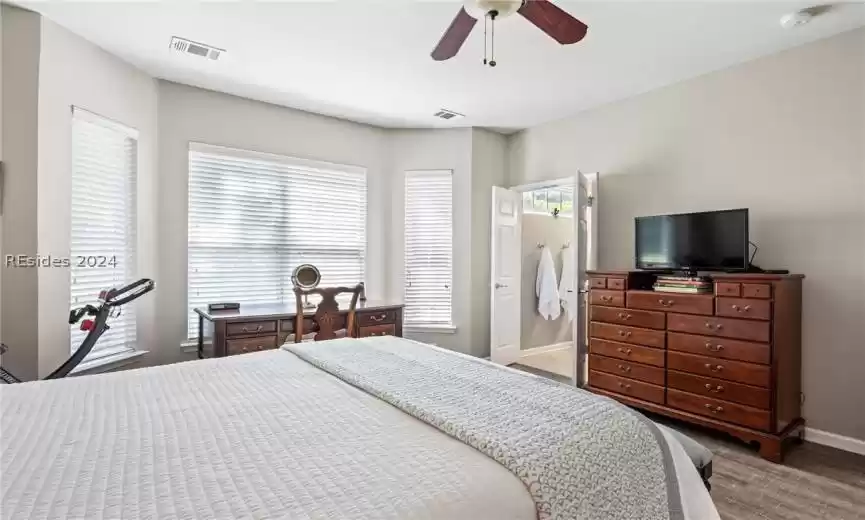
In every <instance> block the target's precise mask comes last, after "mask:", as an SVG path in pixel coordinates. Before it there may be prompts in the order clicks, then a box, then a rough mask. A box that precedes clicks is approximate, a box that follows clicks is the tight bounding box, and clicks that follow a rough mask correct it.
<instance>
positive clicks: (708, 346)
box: [706, 341, 724, 352]
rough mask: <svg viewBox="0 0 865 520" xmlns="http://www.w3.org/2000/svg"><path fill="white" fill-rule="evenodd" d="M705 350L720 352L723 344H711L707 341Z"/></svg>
mask: <svg viewBox="0 0 865 520" xmlns="http://www.w3.org/2000/svg"><path fill="white" fill-rule="evenodd" d="M706 350H708V351H710V352H721V351H722V350H724V345H721V344H717V345H712V344H711V343H710V342H708V341H707V342H706Z"/></svg>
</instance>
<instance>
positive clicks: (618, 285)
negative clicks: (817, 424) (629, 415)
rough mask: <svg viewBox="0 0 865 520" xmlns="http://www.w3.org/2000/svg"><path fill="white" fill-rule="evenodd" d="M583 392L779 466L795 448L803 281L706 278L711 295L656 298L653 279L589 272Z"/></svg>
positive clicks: (800, 424)
mask: <svg viewBox="0 0 865 520" xmlns="http://www.w3.org/2000/svg"><path fill="white" fill-rule="evenodd" d="M588 274H589V279H590V282H589V287H591V291H590V294H589V317H590V318H589V319H590V320H591V321H590V325H589V334H588V336H589V384H588V387H587V388H588V389H589V390H591V391H593V392H595V393H598V394H603V395H606V396H608V397H612V398H614V399H617V400H619V401H621V402H622V403H624V404H627V405H629V406H633V407H635V408H640V409H642V410H646V411H649V412H653V413H657V414H660V415H665V416H668V417H672V418H675V419H680V420H683V421H686V422H690V423H693V424H697V425H700V426H705V427H710V428H714V429H716V430H720V431H723V432H726V433H729V434H731V435H733V436H736V437H739V438H740V439H743V440H744V441H746V442H758V443H759V444H760V455H761V456H762V457H763V458H765V459H768V460H771V461H773V462H781V461H782V457H783V444H784V442H785V441H786V440H787V439H796V438H801V436H802V434H803V431H804V426H805V421H804V419H802V413H801V412H802V410H801V402H802V384H801V377H802V375H801V368H802V353H801V336H802V334H801V329H802V324H801V315H802V279H803V278H804V276H802V275H786V274H784V275H782V274H768V273H766V274H762V273H761V274H750V273H739V274H731V273H710V274H708V275H707V277H708V278H710V279H711V284H712V286H713V289H714V290H713V291H710V292H707V293H705V294H700V293H693V294H680V293H671V292H658V291H653V290H652V287H653V286H654V285H655V284H656V283H657V282H658V278H659V274H657V273H652V272H649V271H590V272H589V273H588Z"/></svg>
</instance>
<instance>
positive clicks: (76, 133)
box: [70, 108, 138, 360]
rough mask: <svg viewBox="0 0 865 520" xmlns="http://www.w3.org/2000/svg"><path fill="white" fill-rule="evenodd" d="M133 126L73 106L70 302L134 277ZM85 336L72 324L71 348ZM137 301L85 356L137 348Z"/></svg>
mask: <svg viewBox="0 0 865 520" xmlns="http://www.w3.org/2000/svg"><path fill="white" fill-rule="evenodd" d="M137 174H138V135H137V132H136V131H135V130H132V129H130V128H127V127H125V126H123V125H120V124H118V123H115V122H113V121H109V120H107V119H104V118H101V117H99V116H96V115H94V114H91V113H90V112H87V111H84V110H81V109H78V108H73V110H72V216H71V219H70V221H71V244H70V245H71V247H70V256H71V258H70V262H71V266H70V271H71V273H70V274H71V279H70V282H71V283H70V297H71V298H70V299H71V306H72V307H73V308H74V307H79V306H81V305H83V304H86V303H91V304H92V303H95V301H96V298H97V296H98V295H99V292H100V291H101V290H103V289H108V288H111V287H116V286H120V285H125V284H127V283H129V281H131V280H132V279H133V278H134V277H135V249H136V247H135V246H136V243H135V242H136V238H135V237H136V233H135V229H136V177H137ZM85 335H86V333H85V332H82V331H81V330H79V328H78V326H73V327H72V330H71V340H72V344H71V349H72V351H74V350H75V349H76V348H78V346H79V345H80V344H81V341H82V340H83V339H84V336H85ZM135 343H136V330H135V305H126V306H124V307H123V312H122V314H120V316H119V317H116V318H114V319H112V320H111V328H110V329H109V330H108V331H107V332H106V333H105V334H104V335H103V336H102V337H101V338H100V339H99V342H98V343H97V344H96V346H95V347H93V350H92V351H91V353H90V354H89V355H88V358H87V359H89V360H92V359H98V358H101V357H106V356H110V355H114V354H119V353H122V352H125V351H130V350H133V349H134V348H135Z"/></svg>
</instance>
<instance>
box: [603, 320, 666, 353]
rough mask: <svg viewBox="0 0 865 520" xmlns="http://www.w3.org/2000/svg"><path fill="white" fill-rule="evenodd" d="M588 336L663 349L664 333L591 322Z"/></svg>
mask: <svg viewBox="0 0 865 520" xmlns="http://www.w3.org/2000/svg"><path fill="white" fill-rule="evenodd" d="M590 336H591V337H593V338H603V339H611V340H613V341H622V342H625V343H633V344H635V345H646V346H648V347H655V348H664V332H663V331H660V330H649V329H638V328H636V327H625V326H624V325H611V324H609V323H597V322H592V324H591V328H590Z"/></svg>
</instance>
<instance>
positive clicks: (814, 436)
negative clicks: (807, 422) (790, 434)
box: [805, 428, 865, 455]
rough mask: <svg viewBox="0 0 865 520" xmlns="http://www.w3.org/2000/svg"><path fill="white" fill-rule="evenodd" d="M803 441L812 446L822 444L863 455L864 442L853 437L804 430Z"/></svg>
mask: <svg viewBox="0 0 865 520" xmlns="http://www.w3.org/2000/svg"><path fill="white" fill-rule="evenodd" d="M805 440H806V441H809V442H813V443H814V444H822V445H823V446H829V447H832V448H837V449H839V450H844V451H849V452H851V453H858V454H860V455H865V441H863V440H859V439H854V438H853V437H845V436H843V435H838V434H837V433H830V432H824V431H823V430H815V429H814V428H805Z"/></svg>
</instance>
